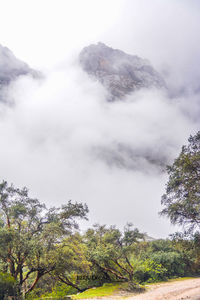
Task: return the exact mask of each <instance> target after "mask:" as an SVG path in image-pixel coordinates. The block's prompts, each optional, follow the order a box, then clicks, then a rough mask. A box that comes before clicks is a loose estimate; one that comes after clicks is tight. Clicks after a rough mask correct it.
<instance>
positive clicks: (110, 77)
mask: <svg viewBox="0 0 200 300" xmlns="http://www.w3.org/2000/svg"><path fill="white" fill-rule="evenodd" d="M79 60H80V64H81V66H82V68H83V70H84V71H86V72H87V73H88V74H89V75H91V76H92V77H93V78H95V79H97V80H99V81H100V82H101V83H102V84H103V86H104V87H105V88H106V89H107V90H108V92H109V94H110V97H109V100H117V99H123V97H124V96H125V95H127V94H130V93H132V92H134V91H136V90H139V89H141V88H152V87H155V88H159V89H160V88H164V87H165V82H164V80H163V79H162V77H161V76H160V74H159V73H158V72H157V71H156V70H154V68H153V67H152V66H151V65H150V64H149V62H148V61H147V60H144V59H142V58H140V57H138V56H135V55H129V54H126V53H125V52H123V51H121V50H116V49H112V48H110V47H108V46H106V45H104V44H103V43H98V44H97V45H90V46H88V47H85V48H84V49H83V50H82V51H81V53H80V56H79Z"/></svg>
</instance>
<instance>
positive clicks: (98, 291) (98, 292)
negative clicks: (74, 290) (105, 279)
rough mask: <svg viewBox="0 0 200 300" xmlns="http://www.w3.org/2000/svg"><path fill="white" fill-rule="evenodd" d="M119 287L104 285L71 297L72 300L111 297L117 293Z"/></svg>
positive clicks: (115, 284)
mask: <svg viewBox="0 0 200 300" xmlns="http://www.w3.org/2000/svg"><path fill="white" fill-rule="evenodd" d="M120 287H121V285H120V284H119V283H114V284H113V283H106V284H104V285H103V286H101V287H97V288H92V289H89V290H87V291H85V292H83V293H81V294H77V295H74V296H72V299H85V298H94V297H105V296H112V295H113V294H115V293H116V292H117V291H119V289H120Z"/></svg>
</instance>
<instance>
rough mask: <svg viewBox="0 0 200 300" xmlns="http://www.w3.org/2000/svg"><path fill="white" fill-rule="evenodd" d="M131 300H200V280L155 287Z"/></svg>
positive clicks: (130, 299) (130, 298) (163, 284)
mask: <svg viewBox="0 0 200 300" xmlns="http://www.w3.org/2000/svg"><path fill="white" fill-rule="evenodd" d="M128 299H129V300H186V299H188V300H189V299H190V300H200V278H195V279H188V280H182V281H175V282H169V283H162V284H157V285H153V286H151V287H150V289H149V290H148V291H147V292H146V293H144V294H140V295H138V296H132V297H129V298H128Z"/></svg>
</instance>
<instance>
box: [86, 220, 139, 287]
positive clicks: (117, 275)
mask: <svg viewBox="0 0 200 300" xmlns="http://www.w3.org/2000/svg"><path fill="white" fill-rule="evenodd" d="M143 237H144V235H143V234H142V233H140V232H139V230H138V229H132V225H131V224H127V226H126V227H125V228H124V231H123V233H122V232H120V230H119V229H117V228H116V227H115V226H111V227H110V228H106V226H100V225H95V227H94V229H89V230H88V231H87V233H86V236H85V240H86V243H87V246H88V260H89V261H90V262H91V263H92V264H93V268H96V270H98V273H101V274H102V276H103V277H104V280H107V281H111V280H113V279H114V280H116V279H117V280H122V281H129V280H130V281H132V280H133V274H134V268H133V265H132V264H131V256H132V252H133V248H134V247H135V244H137V243H138V241H140V240H142V239H143Z"/></svg>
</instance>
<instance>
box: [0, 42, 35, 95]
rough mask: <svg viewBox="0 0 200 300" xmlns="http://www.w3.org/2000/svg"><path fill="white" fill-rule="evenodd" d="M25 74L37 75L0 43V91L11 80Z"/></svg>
mask: <svg viewBox="0 0 200 300" xmlns="http://www.w3.org/2000/svg"><path fill="white" fill-rule="evenodd" d="M27 74H30V75H32V76H33V77H37V76H38V73H37V72H36V71H34V70H33V69H31V68H30V67H29V66H28V65H27V64H26V63H24V62H23V61H21V60H19V59H17V58H16V57H15V56H14V54H13V53H12V52H11V51H10V50H9V49H8V48H7V47H3V46H1V45H0V91H1V89H2V88H3V87H5V86H6V85H8V84H9V83H10V82H11V81H12V80H15V79H17V78H18V77H19V76H21V75H27ZM0 100H2V97H0Z"/></svg>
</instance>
